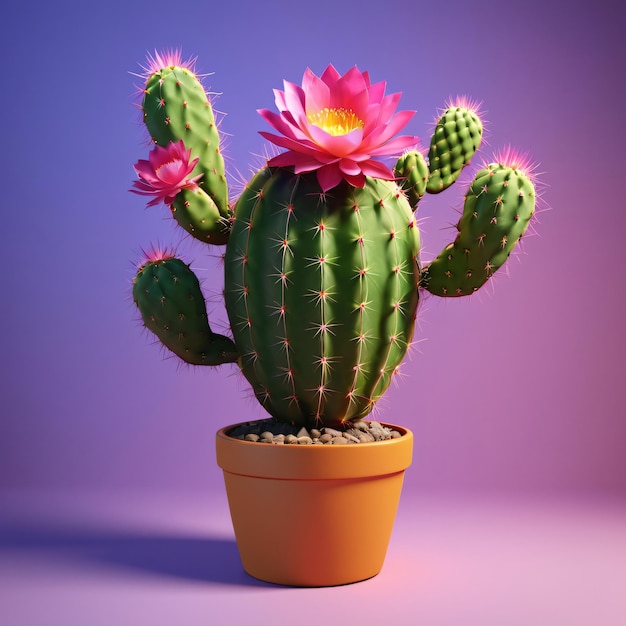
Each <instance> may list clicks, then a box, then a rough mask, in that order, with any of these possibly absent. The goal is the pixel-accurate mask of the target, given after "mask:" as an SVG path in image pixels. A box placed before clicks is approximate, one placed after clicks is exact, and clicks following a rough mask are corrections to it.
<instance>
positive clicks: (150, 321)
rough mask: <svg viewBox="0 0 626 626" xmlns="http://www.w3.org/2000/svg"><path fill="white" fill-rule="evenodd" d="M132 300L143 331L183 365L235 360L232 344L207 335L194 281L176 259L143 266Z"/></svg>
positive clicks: (149, 262) (187, 267)
mask: <svg viewBox="0 0 626 626" xmlns="http://www.w3.org/2000/svg"><path fill="white" fill-rule="evenodd" d="M133 300H134V301H135V304H136V305H137V307H138V308H139V311H140V313H141V317H142V319H143V322H144V324H145V326H146V328H148V329H149V330H151V331H152V332H153V333H154V334H155V335H156V336H157V337H158V338H159V339H160V340H161V342H162V343H163V344H164V345H165V346H166V347H167V348H169V349H170V350H171V351H172V352H173V353H174V354H176V355H177V356H179V357H180V358H181V359H183V360H184V361H186V362H187V363H191V364H192V365H219V364H221V363H227V362H231V361H236V360H237V358H238V356H239V354H238V352H237V349H236V347H235V345H234V343H233V342H232V341H231V340H230V339H229V338H228V337H224V336H223V335H218V334H217V333H214V332H212V331H211V328H210V327H209V322H208V318H207V312H206V305H205V302H204V297H203V295H202V292H201V290H200V284H199V283H198V279H197V278H196V276H195V274H194V273H193V272H192V271H191V269H190V268H189V266H188V265H186V264H185V263H183V261H181V260H180V259H177V258H174V257H170V256H165V257H163V258H159V259H155V260H149V261H146V262H145V263H143V264H142V265H141V266H140V268H139V270H138V272H137V275H136V276H135V279H134V281H133Z"/></svg>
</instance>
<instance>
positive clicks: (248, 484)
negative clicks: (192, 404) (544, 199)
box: [132, 51, 535, 586]
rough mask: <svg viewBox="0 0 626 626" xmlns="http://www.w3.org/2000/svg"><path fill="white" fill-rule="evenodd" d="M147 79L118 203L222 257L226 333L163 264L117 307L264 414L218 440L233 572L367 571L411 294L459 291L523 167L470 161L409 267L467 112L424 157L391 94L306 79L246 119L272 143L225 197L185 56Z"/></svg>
mask: <svg viewBox="0 0 626 626" xmlns="http://www.w3.org/2000/svg"><path fill="white" fill-rule="evenodd" d="M144 70H145V71H144V73H143V74H142V76H143V79H144V80H145V84H144V85H143V86H142V89H141V91H142V104H141V110H142V112H143V119H144V122H145V124H146V126H147V129H148V131H149V133H150V137H151V138H152V141H153V142H154V144H155V145H154V147H153V149H152V150H151V152H150V154H149V158H148V159H147V160H140V161H139V162H138V163H137V164H136V165H135V170H136V173H137V176H138V179H137V180H136V181H135V183H134V186H133V189H132V191H134V192H136V193H138V194H142V195H145V196H148V197H149V198H150V201H149V202H148V204H149V205H155V204H158V203H161V202H163V203H164V204H165V205H166V206H168V207H169V209H170V210H171V213H172V216H173V217H174V219H175V220H176V221H177V222H178V224H179V225H180V226H182V228H184V229H185V230H186V231H187V232H188V233H189V234H191V235H192V236H193V237H195V238H196V239H198V240H200V241H202V242H204V243H206V244H209V245H217V246H224V245H225V246H226V248H225V253H224V267H225V270H224V272H225V287H224V300H225V305H226V310H227V313H228V318H229V321H230V327H231V332H232V336H230V337H229V336H225V335H220V334H217V333H215V332H213V331H212V330H211V328H210V325H209V321H208V318H207V313H206V306H205V301H204V299H203V296H202V292H201V289H200V285H199V282H198V279H197V278H196V277H195V275H194V274H193V272H192V271H191V269H190V267H189V266H188V265H187V264H186V263H184V262H183V261H182V260H181V259H179V258H177V257H176V256H175V254H174V252H173V251H170V250H167V249H161V248H159V249H153V250H151V251H149V252H148V253H147V254H146V258H145V259H143V260H142V262H141V263H140V264H139V267H138V271H137V275H136V277H135V279H134V281H133V298H134V301H135V303H136V304H137V307H138V309H139V311H140V313H141V317H142V319H143V321H144V323H145V326H146V327H147V328H148V329H149V330H150V331H152V332H153V333H154V334H155V335H156V336H157V337H158V338H159V339H160V340H161V342H162V343H163V344H164V345H165V346H166V347H167V348H168V349H169V350H171V351H172V352H173V353H174V354H176V355H178V356H179V357H180V358H181V359H183V360H184V361H186V362H187V363H191V364H194V365H209V366H214V365H220V364H224V363H236V364H237V365H238V367H239V368H240V369H241V372H242V373H243V375H244V376H245V378H246V379H247V380H248V381H249V383H250V385H251V387H252V389H253V391H254V395H255V397H256V398H257V399H258V401H259V402H260V403H261V405H262V406H263V407H264V409H265V410H266V411H267V413H268V418H267V419H266V420H260V421H257V422H252V423H250V422H244V423H242V424H238V425H231V426H227V427H224V428H221V429H220V430H219V431H218V432H217V438H216V445H217V461H218V464H219V465H220V467H221V468H222V469H223V471H224V478H225V483H226V489H227V495H228V500H229V506H230V510H231V516H232V520H233V526H234V530H235V536H236V539H237V542H238V546H239V550H240V554H241V558H242V562H243V566H244V568H245V570H246V571H247V572H248V573H249V574H251V575H252V576H255V577H257V578H260V579H262V580H266V581H270V582H274V583H280V584H289V585H304V586H325V585H337V584H344V583H349V582H355V581H359V580H363V579H366V578H369V577H371V576H374V575H375V574H377V573H378V572H379V571H380V569H381V567H382V564H383V560H384V557H385V553H386V550H387V544H388V541H389V538H390V534H391V529H392V526H393V522H394V517H395V513H396V508H397V505H398V500H399V497H400V490H401V486H402V479H403V475H404V471H405V469H406V468H407V467H408V466H409V465H410V462H411V454H412V443H413V437H412V434H411V432H410V431H409V430H408V429H406V428H402V427H400V426H393V425H390V424H381V423H379V422H373V421H368V420H367V419H366V418H367V417H368V416H369V415H370V413H371V411H372V408H373V407H374V405H375V403H376V401H377V400H378V399H379V398H380V397H381V396H382V395H383V393H384V392H385V390H386V389H387V388H388V386H389V384H390V383H391V381H392V379H393V378H394V376H395V375H396V374H397V372H398V367H399V365H400V363H401V361H402V359H403V357H404V356H405V353H406V351H407V348H408V347H409V344H410V342H411V339H412V336H413V330H414V324H415V319H416V312H417V307H418V301H419V297H420V294H421V293H422V292H423V291H428V292H430V293H431V294H434V295H436V296H442V297H457V296H465V295H469V294H472V293H473V292H474V291H476V290H477V289H479V288H480V287H481V286H482V285H483V284H485V283H486V282H487V281H488V280H489V279H490V278H491V277H492V276H493V274H494V273H495V272H496V271H497V270H498V268H499V267H500V266H501V265H502V264H503V263H504V262H505V261H506V259H507V258H508V256H509V254H510V253H511V251H512V249H513V248H514V246H515V245H516V244H517V242H518V241H519V239H520V238H521V237H522V235H523V234H524V232H525V231H526V229H527V227H528V224H529V222H530V220H531V218H532V216H533V214H534V208H535V190H534V186H533V180H532V174H531V172H530V169H531V168H530V167H529V164H528V162H527V161H525V160H524V159H523V158H521V157H519V156H518V155H517V154H515V153H514V152H513V151H511V150H505V151H504V152H502V153H501V154H500V155H499V156H498V157H496V158H494V159H493V161H490V162H487V163H485V164H484V165H483V167H482V168H481V169H480V170H479V171H478V173H477V174H476V176H475V177H474V180H473V181H472V183H471V184H470V186H469V189H468V191H467V194H466V195H465V204H464V209H463V214H462V217H461V219H460V221H459V223H458V225H457V230H458V233H457V235H456V238H455V240H454V241H453V242H452V243H450V244H449V245H448V246H446V248H445V249H444V250H443V251H442V252H441V253H440V254H439V256H438V257H436V258H435V259H434V260H433V261H432V262H430V263H429V264H427V265H426V266H422V265H421V263H420V259H419V252H420V237H419V230H418V226H417V222H416V219H415V215H414V212H415V210H416V208H417V206H418V203H419V202H420V200H421V198H422V197H423V196H424V195H425V194H427V193H439V192H440V191H443V190H444V189H447V188H448V187H449V186H450V185H452V184H453V183H454V182H455V180H456V179H457V177H458V176H459V174H460V173H461V171H462V170H463V168H464V167H465V166H467V165H468V164H469V163H470V160H471V158H472V157H473V155H474V153H475V152H476V150H477V149H478V147H479V145H480V143H481V138H482V133H483V131H482V122H481V119H480V112H479V110H478V107H477V106H476V105H475V104H474V103H473V102H472V101H470V100H469V99H466V98H460V99H458V100H456V101H452V102H449V103H448V105H447V107H446V110H445V111H444V112H443V113H442V115H441V117H440V118H439V120H438V121H437V123H436V127H435V130H434V134H433V136H432V139H431V141H430V147H429V150H428V152H427V154H426V151H421V150H420V149H419V145H418V138H417V137H414V136H400V137H398V136H396V135H397V133H398V132H399V131H400V130H401V129H402V128H403V127H404V126H405V125H406V123H407V122H408V121H409V119H410V118H411V117H412V115H413V112H411V111H401V112H396V108H397V106H398V101H399V97H400V94H397V93H396V94H391V95H386V94H385V84H384V83H380V82H379V83H371V82H370V78H369V75H368V74H367V73H364V72H361V71H359V70H358V69H357V68H356V67H354V68H352V69H350V70H349V71H348V72H346V73H345V74H343V75H341V74H340V73H339V72H338V71H337V70H336V69H335V68H334V67H333V66H332V65H329V66H328V67H327V68H326V70H325V71H324V72H323V73H322V74H321V76H319V77H318V76H316V75H315V74H314V73H313V72H311V71H310V70H308V69H307V70H306V72H305V74H304V77H303V81H302V85H301V86H298V85H295V84H292V83H289V82H285V84H284V91H279V90H276V91H275V100H276V106H277V108H278V112H272V111H269V110H261V111H259V113H260V114H261V116H262V117H263V118H264V119H265V120H266V121H267V122H268V123H269V124H270V125H271V127H273V129H274V131H276V132H275V133H267V132H263V133H261V134H262V135H263V136H264V137H265V138H266V139H268V140H269V141H270V142H272V143H273V144H276V145H277V146H279V147H280V148H283V149H284V150H283V151H282V152H280V153H279V154H277V156H274V157H273V158H270V159H269V160H268V161H267V163H266V165H265V166H264V167H262V168H261V169H260V170H259V171H258V172H257V173H256V174H254V176H253V177H252V179H251V180H250V182H249V183H248V184H247V185H246V187H245V189H244V190H243V192H242V193H241V194H240V195H239V197H238V198H237V199H236V200H233V199H231V198H229V196H228V191H227V182H226V176H225V170H224V162H223V160H222V156H221V153H220V137H219V134H218V129H217V127H216V124H215V119H214V115H213V111H212V108H211V103H210V101H209V99H208V97H207V94H206V93H205V90H204V88H203V86H202V83H201V81H200V80H199V78H198V75H197V74H196V73H195V68H194V61H193V60H192V61H183V59H182V56H181V54H180V52H179V51H170V52H167V53H162V54H160V53H155V55H154V56H152V55H149V57H148V63H147V65H146V66H145V67H144ZM387 155H396V156H397V155H401V156H399V158H398V159H397V161H396V163H395V167H394V168H393V169H390V168H389V167H387V166H386V165H384V164H383V163H382V162H381V161H379V160H377V157H381V156H387ZM364 520H366V527H367V529H368V530H367V535H368V539H367V548H361V549H359V550H356V551H355V550H350V549H349V548H347V547H346V535H347V534H348V533H350V531H351V530H352V528H357V527H362V526H363V521H364ZM277 535H280V538H281V544H282V546H283V547H282V549H280V550H277V549H276V547H275V545H274V543H275V542H274V541H273V538H274V537H276V536H277ZM303 540H304V542H305V543H304V545H303V544H302V541H303ZM317 542H318V543H319V545H317V546H316V545H314V544H315V543H317Z"/></svg>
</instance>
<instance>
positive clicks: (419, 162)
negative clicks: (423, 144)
mask: <svg viewBox="0 0 626 626" xmlns="http://www.w3.org/2000/svg"><path fill="white" fill-rule="evenodd" d="M393 171H394V175H395V176H396V178H397V179H398V184H399V185H400V186H401V187H402V189H403V190H404V192H405V193H406V197H407V200H408V201H409V202H410V204H411V206H412V207H413V208H415V207H417V203H418V202H419V201H420V199H421V197H422V196H423V195H424V194H425V193H426V184H427V182H428V177H429V171H428V163H426V159H425V158H424V155H423V154H422V153H421V152H418V151H417V150H412V151H410V152H407V153H405V154H403V155H402V156H401V157H400V158H399V159H398V160H397V161H396V165H395V167H394V170H393Z"/></svg>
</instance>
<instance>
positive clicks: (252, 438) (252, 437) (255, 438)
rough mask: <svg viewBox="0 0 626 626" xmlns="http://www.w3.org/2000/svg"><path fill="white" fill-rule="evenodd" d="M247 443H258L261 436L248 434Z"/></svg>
mask: <svg viewBox="0 0 626 626" xmlns="http://www.w3.org/2000/svg"><path fill="white" fill-rule="evenodd" d="M245 439H246V441H258V440H259V436H258V435H256V434H254V433H248V434H247V435H246V437H245Z"/></svg>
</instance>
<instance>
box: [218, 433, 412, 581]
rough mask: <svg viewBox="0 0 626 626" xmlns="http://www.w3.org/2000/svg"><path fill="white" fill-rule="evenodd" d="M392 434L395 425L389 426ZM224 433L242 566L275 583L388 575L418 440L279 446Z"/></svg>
mask: <svg viewBox="0 0 626 626" xmlns="http://www.w3.org/2000/svg"><path fill="white" fill-rule="evenodd" d="M386 426H389V424H386ZM233 427H234V425H233V426H227V427H225V428H222V429H221V430H219V431H218V433H217V463H218V465H219V466H220V467H221V468H222V469H223V471H224V481H225V483H226V493H227V496H228V503H229V507H230V514H231V518H232V521H233V527H234V530H235V537H236V539H237V545H238V547H239V554H240V556H241V561H242V563H243V567H244V569H245V571H246V572H248V574H250V575H251V576H254V577H255V578H259V579H260V580H264V581H267V582H272V583H278V584H281V585H292V586H299V587H327V586H332V585H343V584H346V583H353V582H357V581H360V580H365V579H367V578H371V577H372V576H375V575H376V574H378V572H380V570H381V568H382V565H383V561H384V559H385V554H386V553H387V546H388V544H389V539H390V537H391V530H392V528H393V523H394V520H395V516H396V510H397V508H398V502H399V500H400V491H401V489H402V481H403V478H404V470H405V469H406V468H407V467H408V466H409V465H410V464H411V456H412V452H413V434H412V433H411V431H409V430H407V429H405V428H400V427H398V426H392V428H393V429H395V430H397V431H398V432H400V433H401V434H402V435H403V436H402V437H400V438H397V439H389V440H386V441H377V442H374V443H359V444H348V445H343V446H333V445H320V446H312V445H304V446H303V445H273V444H268V443H253V442H249V441H242V440H240V439H234V438H232V437H229V436H228V435H226V432H228V431H229V430H230V429H232V428H233Z"/></svg>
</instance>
